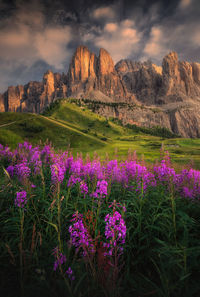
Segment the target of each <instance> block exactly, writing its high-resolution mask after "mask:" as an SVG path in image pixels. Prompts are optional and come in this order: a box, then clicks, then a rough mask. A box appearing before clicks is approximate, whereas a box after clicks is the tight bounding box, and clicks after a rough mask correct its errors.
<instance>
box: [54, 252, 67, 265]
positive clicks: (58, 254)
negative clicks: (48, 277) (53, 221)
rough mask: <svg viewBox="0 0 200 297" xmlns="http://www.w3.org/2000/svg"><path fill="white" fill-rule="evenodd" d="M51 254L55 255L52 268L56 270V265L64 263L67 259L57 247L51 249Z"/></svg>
mask: <svg viewBox="0 0 200 297" xmlns="http://www.w3.org/2000/svg"><path fill="white" fill-rule="evenodd" d="M53 255H54V257H55V262H54V266H53V270H54V271H56V270H57V268H58V267H60V266H61V265H62V264H64V263H65V262H66V261H67V259H66V256H65V255H64V254H62V253H61V252H59V250H58V248H57V247H56V248H55V249H53Z"/></svg>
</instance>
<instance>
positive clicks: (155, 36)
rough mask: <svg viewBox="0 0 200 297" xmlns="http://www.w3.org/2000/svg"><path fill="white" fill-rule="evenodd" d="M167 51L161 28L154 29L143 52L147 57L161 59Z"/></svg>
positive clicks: (155, 27)
mask: <svg viewBox="0 0 200 297" xmlns="http://www.w3.org/2000/svg"><path fill="white" fill-rule="evenodd" d="M166 51H167V49H166V47H165V43H164V34H163V32H162V29H161V28H160V27H159V26H154V27H152V29H151V33H150V38H149V40H148V41H147V43H146V45H145V47H144V50H143V53H144V55H145V56H146V57H152V58H155V57H156V58H161V57H162V56H163V55H165V54H166Z"/></svg>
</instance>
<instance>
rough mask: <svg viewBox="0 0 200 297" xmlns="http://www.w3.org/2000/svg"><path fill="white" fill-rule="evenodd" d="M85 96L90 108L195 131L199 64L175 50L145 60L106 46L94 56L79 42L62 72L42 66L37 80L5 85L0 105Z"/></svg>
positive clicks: (198, 131)
mask: <svg viewBox="0 0 200 297" xmlns="http://www.w3.org/2000/svg"><path fill="white" fill-rule="evenodd" d="M64 97H65V98H66V97H74V98H87V99H90V100H91V101H95V102H96V104H94V106H95V108H94V111H95V112H96V113H99V114H101V115H104V116H106V117H116V118H119V119H120V120H121V121H122V122H123V123H124V124H127V123H130V124H136V125H140V126H146V127H151V126H163V127H166V128H168V129H169V130H171V131H172V132H174V133H176V134H180V135H182V136H184V137H200V113H199V109H200V64H198V63H189V62H182V61H179V60H178V56H177V53H175V52H171V53H169V54H168V55H166V56H165V57H164V58H163V61H162V66H157V65H155V64H153V63H151V62H150V61H147V62H135V61H131V60H127V59H124V60H121V61H119V62H118V63H117V64H116V65H114V62H113V60H112V58H111V56H110V54H109V53H108V52H107V51H106V50H105V49H102V48H101V49H100V51H99V56H96V55H95V54H94V53H92V52H90V50H89V49H88V48H87V47H86V46H79V47H78V48H77V49H76V52H75V54H74V56H73V57H72V60H71V63H70V66H69V69H68V72H67V73H66V74H60V73H53V72H52V71H47V72H46V73H45V74H44V76H43V81H42V82H36V81H31V82H29V83H28V84H26V85H24V86H22V85H19V86H10V87H9V88H8V90H7V91H6V92H5V93H4V94H2V95H0V111H1V112H6V111H19V112H33V113H40V112H42V111H43V110H44V109H45V108H46V107H47V106H48V105H49V104H50V103H51V102H53V101H54V100H55V99H57V98H64Z"/></svg>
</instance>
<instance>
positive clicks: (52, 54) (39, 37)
mask: <svg viewBox="0 0 200 297" xmlns="http://www.w3.org/2000/svg"><path fill="white" fill-rule="evenodd" d="M71 38H72V35H71V29H70V27H69V26H65V27H64V28H46V29H45V30H44V31H43V32H39V33H36V35H35V38H34V41H35V42H34V47H35V49H36V51H37V55H38V57H40V58H41V59H42V60H43V61H45V62H46V63H48V64H49V65H53V66H54V67H55V68H57V69H62V67H63V65H62V64H63V62H65V61H66V60H67V58H68V55H69V51H67V49H66V44H68V42H69V41H70V40H71Z"/></svg>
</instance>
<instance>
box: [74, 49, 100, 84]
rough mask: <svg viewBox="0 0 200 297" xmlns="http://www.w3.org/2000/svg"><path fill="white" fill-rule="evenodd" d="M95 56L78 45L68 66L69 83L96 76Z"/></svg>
mask: <svg viewBox="0 0 200 297" xmlns="http://www.w3.org/2000/svg"><path fill="white" fill-rule="evenodd" d="M96 59H97V58H96V55H95V54H94V53H91V52H90V51H89V49H88V48H87V47H86V46H84V45H80V46H79V47H77V49H76V51H75V54H74V56H73V58H72V61H71V63H70V66H69V71H68V78H69V80H70V81H72V82H74V81H81V82H84V81H86V80H87V79H88V78H89V77H95V76H96Z"/></svg>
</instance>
